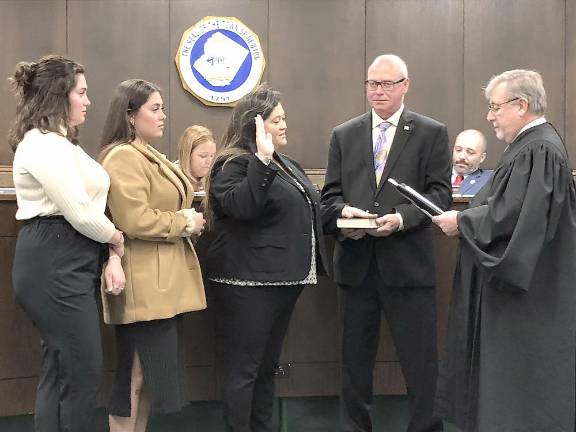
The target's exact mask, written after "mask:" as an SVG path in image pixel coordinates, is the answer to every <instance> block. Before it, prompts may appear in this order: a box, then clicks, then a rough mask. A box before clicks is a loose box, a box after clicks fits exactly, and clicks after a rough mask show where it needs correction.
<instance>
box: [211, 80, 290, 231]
mask: <svg viewBox="0 0 576 432" xmlns="http://www.w3.org/2000/svg"><path fill="white" fill-rule="evenodd" d="M279 103H280V92H279V91H277V90H274V89H272V87H270V86H269V85H268V84H267V83H263V84H261V85H259V86H258V87H256V88H255V89H254V90H252V91H251V92H250V93H248V94H247V95H246V96H244V97H243V98H242V99H240V100H239V101H238V103H237V104H236V106H235V107H234V110H233V111H232V116H231V117H230V123H229V124H228V129H227V130H226V134H225V135H224V138H223V139H222V143H223V147H222V150H220V151H219V152H218V154H217V155H216V157H215V158H214V163H213V164H212V171H211V172H210V175H208V176H207V178H206V195H205V196H204V199H203V200H202V204H203V207H204V217H205V219H206V221H207V223H208V227H209V228H210V227H211V226H212V220H213V211H212V208H211V206H210V183H211V180H212V176H213V175H214V174H215V173H216V172H217V171H218V170H221V169H224V165H226V163H227V162H229V161H230V160H232V159H234V158H235V157H238V156H240V155H243V154H254V153H256V151H257V148H256V123H255V121H254V119H255V118H256V115H257V114H260V115H261V116H262V119H263V120H266V119H268V117H270V114H272V111H274V108H276V106H277V105H278V104H279Z"/></svg>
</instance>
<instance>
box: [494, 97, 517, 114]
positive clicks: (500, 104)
mask: <svg viewBox="0 0 576 432" xmlns="http://www.w3.org/2000/svg"><path fill="white" fill-rule="evenodd" d="M518 99H521V98H519V97H515V98H513V99H510V100H507V101H506V102H502V103H494V102H492V103H489V104H488V111H492V112H494V113H495V112H498V111H500V108H502V105H506V104H507V103H510V102H514V101H517V100H518Z"/></svg>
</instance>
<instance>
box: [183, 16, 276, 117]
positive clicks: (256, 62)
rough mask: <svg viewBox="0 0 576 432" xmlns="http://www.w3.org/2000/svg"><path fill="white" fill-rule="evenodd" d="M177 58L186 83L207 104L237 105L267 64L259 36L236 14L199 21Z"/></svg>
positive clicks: (184, 38)
mask: <svg viewBox="0 0 576 432" xmlns="http://www.w3.org/2000/svg"><path fill="white" fill-rule="evenodd" d="M175 60H176V67H177V68H178V72H179V74H180V80H181V81H182V86H183V87H184V88H185V89H186V90H188V91H189V92H190V93H192V94H193V95H194V96H196V97H197V98H198V99H200V100H201V101H202V102H203V103H205V104H206V105H225V106H233V105H235V103H236V102H237V101H238V99H240V98H241V97H242V96H244V95H246V94H247V93H250V91H252V89H254V87H256V86H257V85H258V83H259V82H260V79H261V78H262V73H263V72H264V66H265V65H266V61H265V60H264V53H263V52H262V47H261V46H260V39H258V36H257V35H256V34H255V33H254V32H253V31H252V30H250V29H249V28H248V27H246V26H245V25H244V24H243V23H242V22H241V21H240V20H238V19H237V18H233V17H213V16H208V17H205V18H203V19H202V20H200V21H198V22H197V23H196V24H194V25H193V26H192V27H190V28H189V29H188V30H186V31H185V32H184V34H183V35H182V39H181V40H180V46H179V47H178V52H177V53H176V59H175Z"/></svg>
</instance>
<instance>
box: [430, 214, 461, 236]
mask: <svg viewBox="0 0 576 432" xmlns="http://www.w3.org/2000/svg"><path fill="white" fill-rule="evenodd" d="M432 222H434V223H435V224H436V225H438V226H439V227H440V229H441V230H442V231H444V234H446V235H448V236H456V235H458V234H460V231H458V212H457V211H456V210H450V211H447V212H444V213H442V214H441V215H439V216H434V217H433V218H432Z"/></svg>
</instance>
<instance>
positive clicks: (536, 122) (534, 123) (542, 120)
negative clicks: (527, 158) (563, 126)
mask: <svg viewBox="0 0 576 432" xmlns="http://www.w3.org/2000/svg"><path fill="white" fill-rule="evenodd" d="M544 123H546V118H545V117H544V116H542V117H538V118H537V119H536V120H532V121H531V122H530V123H526V124H525V125H524V127H523V128H522V129H520V132H518V133H517V134H516V136H515V137H514V139H513V140H512V142H514V140H515V139H516V138H518V135H520V134H521V133H522V132H524V131H525V130H528V129H530V128H533V127H534V126H540V125H541V124H544Z"/></svg>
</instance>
